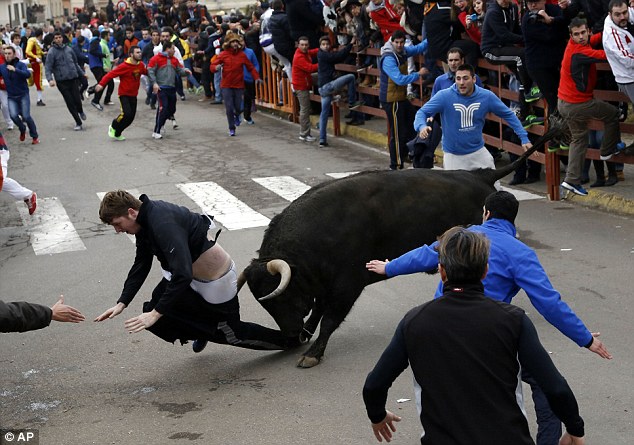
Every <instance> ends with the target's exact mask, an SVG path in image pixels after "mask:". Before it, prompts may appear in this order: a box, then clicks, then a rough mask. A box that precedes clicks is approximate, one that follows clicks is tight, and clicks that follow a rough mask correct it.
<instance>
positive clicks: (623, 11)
mask: <svg viewBox="0 0 634 445" xmlns="http://www.w3.org/2000/svg"><path fill="white" fill-rule="evenodd" d="M608 9H609V11H608V15H607V17H606V18H605V23H604V25H603V49H604V50H605V55H606V56H607V58H608V63H609V64H610V68H612V73H613V74H614V78H615V79H616V83H617V84H618V85H619V90H621V91H622V92H624V93H625V94H627V96H628V97H629V98H630V102H634V8H631V7H629V8H628V5H627V2H626V1H625V0H611V1H610V3H609V5H608Z"/></svg>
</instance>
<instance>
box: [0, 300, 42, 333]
mask: <svg viewBox="0 0 634 445" xmlns="http://www.w3.org/2000/svg"><path fill="white" fill-rule="evenodd" d="M52 315H53V311H52V310H51V308H49V307H46V306H43V305H41V304H33V303H26V302H24V301H20V302H16V303H5V302H4V301H0V332H26V331H34V330H36V329H42V328H45V327H47V326H48V325H49V324H51V319H52Z"/></svg>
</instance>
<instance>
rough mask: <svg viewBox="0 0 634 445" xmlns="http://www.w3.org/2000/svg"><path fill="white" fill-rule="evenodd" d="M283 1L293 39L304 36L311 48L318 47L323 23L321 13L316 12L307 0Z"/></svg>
mask: <svg viewBox="0 0 634 445" xmlns="http://www.w3.org/2000/svg"><path fill="white" fill-rule="evenodd" d="M285 3H286V14H287V16H288V23H289V25H290V31H291V38H292V39H293V41H295V42H296V41H297V39H299V38H300V37H302V36H306V37H308V41H309V42H310V47H311V48H319V37H320V35H321V33H320V28H321V27H322V26H323V25H324V19H323V15H322V14H316V13H315V12H314V11H313V9H312V8H311V7H310V3H309V2H308V0H286V2H285Z"/></svg>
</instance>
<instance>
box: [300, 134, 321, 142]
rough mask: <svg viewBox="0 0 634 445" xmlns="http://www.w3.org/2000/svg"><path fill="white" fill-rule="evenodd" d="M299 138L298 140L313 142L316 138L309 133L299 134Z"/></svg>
mask: <svg viewBox="0 0 634 445" xmlns="http://www.w3.org/2000/svg"><path fill="white" fill-rule="evenodd" d="M299 140H300V141H304V142H315V141H316V140H317V139H315V137H314V136H311V135H310V134H309V135H306V136H300V137H299Z"/></svg>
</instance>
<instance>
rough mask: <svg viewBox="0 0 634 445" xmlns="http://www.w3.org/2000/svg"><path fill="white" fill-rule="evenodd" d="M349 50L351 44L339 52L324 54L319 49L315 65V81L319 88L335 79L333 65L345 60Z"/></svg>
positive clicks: (324, 52)
mask: <svg viewBox="0 0 634 445" xmlns="http://www.w3.org/2000/svg"><path fill="white" fill-rule="evenodd" d="M350 50H352V44H348V45H346V46H344V47H343V48H341V49H340V50H339V51H329V52H326V51H322V50H321V49H320V50H319V51H318V52H317V64H318V65H319V68H318V70H317V76H318V77H317V79H318V80H319V87H320V88H321V87H323V86H324V85H326V84H327V83H328V82H332V81H333V80H334V79H335V74H336V70H335V64H337V63H341V62H343V61H344V60H346V57H348V54H350Z"/></svg>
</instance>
